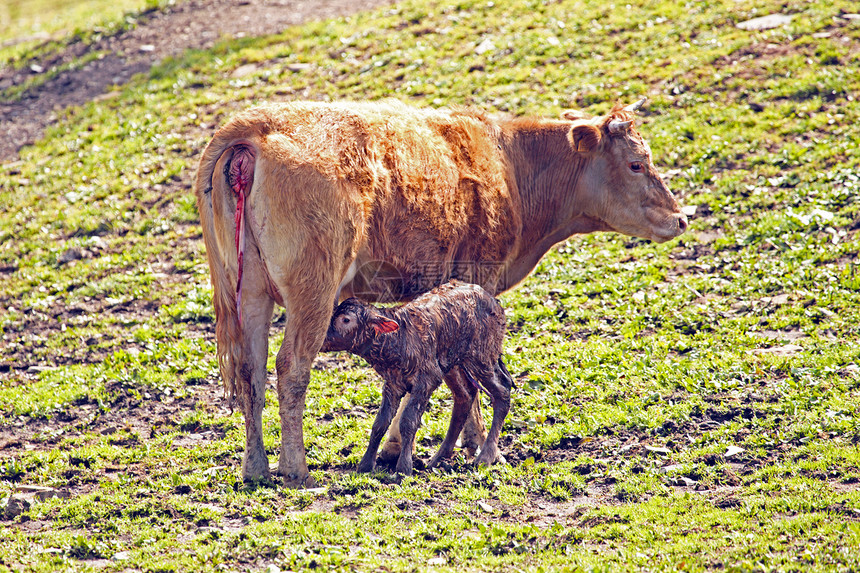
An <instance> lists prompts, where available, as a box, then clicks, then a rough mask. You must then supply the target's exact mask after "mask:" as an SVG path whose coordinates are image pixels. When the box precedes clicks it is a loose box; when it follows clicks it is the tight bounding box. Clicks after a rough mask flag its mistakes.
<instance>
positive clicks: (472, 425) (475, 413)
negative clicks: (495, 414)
mask: <svg viewBox="0 0 860 573" xmlns="http://www.w3.org/2000/svg"><path fill="white" fill-rule="evenodd" d="M486 439H487V426H485V425H484V416H483V414H481V397H480V395H478V396H477V397H475V400H474V401H473V402H472V409H471V410H469V415H468V416H467V417H466V423H465V424H464V425H463V432H462V433H461V434H460V445H461V446H463V449H464V450H466V452H468V454H469V455H470V456H474V455H475V452H477V451H478V449H479V448H480V447H481V444H483V443H484V442H485V441H486Z"/></svg>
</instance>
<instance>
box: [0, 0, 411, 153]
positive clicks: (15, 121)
mask: <svg viewBox="0 0 860 573" xmlns="http://www.w3.org/2000/svg"><path fill="white" fill-rule="evenodd" d="M392 3H394V0H187V1H184V2H178V3H177V4H176V5H175V6H172V7H169V8H167V9H165V10H164V11H151V12H148V13H146V14H144V15H143V16H141V17H140V18H139V19H138V20H137V23H136V25H135V26H134V27H133V28H132V29H130V30H128V31H125V32H122V33H120V34H118V35H115V36H109V37H105V38H102V39H101V40H99V41H98V42H96V43H94V44H90V45H84V44H83V43H81V42H78V43H74V44H71V45H69V46H68V47H67V48H66V50H65V51H63V52H61V53H59V54H57V53H52V54H51V55H50V56H47V57H46V59H44V60H43V61H28V62H26V63H25V64H24V65H23V66H22V67H21V68H18V69H13V68H8V67H7V68H4V69H2V70H0V90H6V89H8V88H9V87H11V86H13V85H17V84H21V83H22V82H23V81H25V80H26V79H27V76H29V75H32V74H35V73H48V72H49V71H50V70H51V69H53V68H56V67H57V66H62V65H64V64H68V63H70V62H73V61H76V60H80V59H81V58H82V57H84V56H86V55H87V54H89V53H99V52H102V53H105V54H107V55H104V56H103V57H100V58H99V59H96V60H94V61H92V62H90V63H88V64H86V65H85V66H83V67H81V68H78V69H72V70H69V71H65V72H62V73H60V74H58V75H56V76H55V77H53V78H51V79H49V80H48V81H47V82H44V83H42V84H41V85H39V86H37V87H35V88H33V89H31V90H28V91H27V92H26V93H24V95H23V97H21V98H20V99H17V100H16V101H8V100H6V101H4V100H3V99H0V162H2V161H9V160H14V159H15V158H16V157H17V154H18V150H19V149H20V148H21V147H22V146H24V145H26V144H28V143H32V142H34V141H36V140H38V139H39V138H41V137H42V134H43V133H44V130H45V127H46V126H48V125H50V124H51V123H52V122H53V121H55V120H56V112H57V111H59V110H62V109H64V108H66V107H69V106H74V105H82V104H84V103H86V102H88V101H91V100H92V99H94V98H96V97H98V96H99V95H101V94H103V93H105V92H106V91H108V89H109V88H110V87H112V86H114V85H122V84H124V83H126V82H127V81H128V80H129V79H130V78H131V77H132V76H133V75H134V74H137V73H141V72H145V71H147V70H148V69H150V68H151V67H152V66H153V65H155V64H156V63H158V62H159V61H161V60H162V59H164V58H165V57H168V56H176V55H178V54H181V53H182V52H184V51H186V50H188V49H195V48H198V49H200V48H208V47H211V46H212V45H213V44H214V43H215V42H216V41H218V40H219V39H221V38H223V37H225V36H226V37H241V36H262V35H267V34H275V33H278V32H280V31H282V30H283V29H284V28H287V27H289V26H294V25H297V24H301V23H304V22H307V21H310V20H319V19H325V18H332V17H335V16H344V15H348V14H352V13H355V12H359V11H362V10H370V9H372V8H376V7H379V6H384V5H387V4H392Z"/></svg>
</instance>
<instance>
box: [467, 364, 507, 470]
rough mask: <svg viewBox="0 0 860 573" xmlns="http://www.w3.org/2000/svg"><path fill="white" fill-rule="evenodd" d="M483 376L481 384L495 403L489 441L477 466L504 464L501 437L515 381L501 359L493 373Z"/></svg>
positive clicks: (483, 448) (480, 454)
mask: <svg viewBox="0 0 860 573" xmlns="http://www.w3.org/2000/svg"><path fill="white" fill-rule="evenodd" d="M482 376H483V378H482V379H481V384H482V385H483V386H484V388H486V389H487V391H488V392H489V393H490V398H491V399H492V402H493V422H492V424H491V425H490V431H489V433H488V434H487V439H486V440H485V441H484V444H483V445H482V446H481V452H480V453H479V454H478V456H477V457H476V458H475V464H484V465H491V464H494V463H496V462H499V463H504V462H505V458H504V457H503V456H502V454H501V453H500V452H499V436H500V435H501V433H502V425H503V424H504V423H505V417H506V416H507V415H508V411H509V410H510V408H511V387H512V386H513V380H512V379H511V376H510V374H509V373H508V370H507V368H505V364H504V362H502V359H501V358H499V360H498V362H497V363H496V365H495V367H494V368H493V369H492V370H491V371H489V372H484V373H482Z"/></svg>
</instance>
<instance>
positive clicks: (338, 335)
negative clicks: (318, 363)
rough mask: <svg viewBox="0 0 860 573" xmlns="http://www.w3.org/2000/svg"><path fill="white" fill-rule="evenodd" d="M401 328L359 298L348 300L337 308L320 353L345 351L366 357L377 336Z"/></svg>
mask: <svg viewBox="0 0 860 573" xmlns="http://www.w3.org/2000/svg"><path fill="white" fill-rule="evenodd" d="M398 328H399V325H398V324H397V323H396V322H395V321H393V320H391V319H390V318H386V317H384V316H382V315H381V314H380V313H379V312H378V311H377V310H376V309H375V308H373V307H372V306H370V305H368V304H365V303H363V302H361V301H360V300H358V299H357V298H348V299H346V300H345V301H343V302H342V303H340V304H339V305H338V307H337V308H335V310H334V315H332V317H331V323H330V324H329V327H328V332H327V333H326V337H325V342H323V346H322V349H321V351H322V352H332V351H336V350H346V351H348V352H352V353H355V354H363V352H364V351H365V350H367V349H368V348H369V347H370V345H371V344H373V341H374V340H375V339H376V337H378V336H381V335H384V334H388V333H391V332H395V331H396V330H397V329H398Z"/></svg>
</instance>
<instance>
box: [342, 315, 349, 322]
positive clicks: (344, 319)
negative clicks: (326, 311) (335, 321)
mask: <svg viewBox="0 0 860 573" xmlns="http://www.w3.org/2000/svg"><path fill="white" fill-rule="evenodd" d="M343 323H344V324H349V318H348V317H346V316H344V317H343Z"/></svg>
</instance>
